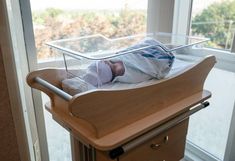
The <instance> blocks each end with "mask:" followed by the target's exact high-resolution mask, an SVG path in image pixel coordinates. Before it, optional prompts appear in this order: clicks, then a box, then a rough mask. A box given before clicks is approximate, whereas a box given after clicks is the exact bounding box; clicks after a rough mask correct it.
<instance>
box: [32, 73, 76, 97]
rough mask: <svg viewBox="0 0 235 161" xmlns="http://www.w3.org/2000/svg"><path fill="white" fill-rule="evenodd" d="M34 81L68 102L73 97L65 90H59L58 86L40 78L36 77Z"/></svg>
mask: <svg viewBox="0 0 235 161" xmlns="http://www.w3.org/2000/svg"><path fill="white" fill-rule="evenodd" d="M34 80H35V81H36V82H37V83H39V84H40V85H42V86H43V87H45V88H47V89H49V90H51V91H52V92H54V93H55V94H57V95H58V96H60V97H61V98H63V99H65V100H66V101H70V100H71V99H72V98H73V97H72V96H71V95H69V94H68V93H66V92H64V91H63V90H61V89H59V88H57V87H56V86H54V85H52V84H50V83H49V82H47V81H45V80H43V79H41V78H40V77H35V78H34Z"/></svg>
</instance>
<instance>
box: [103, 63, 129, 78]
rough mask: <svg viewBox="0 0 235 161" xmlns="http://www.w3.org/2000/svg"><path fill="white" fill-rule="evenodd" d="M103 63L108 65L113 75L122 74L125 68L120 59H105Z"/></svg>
mask: <svg viewBox="0 0 235 161" xmlns="http://www.w3.org/2000/svg"><path fill="white" fill-rule="evenodd" d="M105 63H106V64H108V65H109V66H110V68H111V70H112V73H113V76H114V77H116V76H122V75H123V74H124V73H125V68H124V64H123V62H122V61H116V62H113V61H105Z"/></svg>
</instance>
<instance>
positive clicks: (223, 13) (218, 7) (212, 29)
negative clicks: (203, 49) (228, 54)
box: [190, 0, 235, 50]
mask: <svg viewBox="0 0 235 161" xmlns="http://www.w3.org/2000/svg"><path fill="white" fill-rule="evenodd" d="M234 15H235V1H234V0H233V1H231V0H207V1H205V0H194V1H193V7H192V24H191V31H190V32H191V35H194V36H197V35H200V36H205V37H207V38H210V39H211V41H210V42H208V43H207V46H208V47H211V48H218V49H224V50H231V45H232V41H233V35H234V29H235V16H234Z"/></svg>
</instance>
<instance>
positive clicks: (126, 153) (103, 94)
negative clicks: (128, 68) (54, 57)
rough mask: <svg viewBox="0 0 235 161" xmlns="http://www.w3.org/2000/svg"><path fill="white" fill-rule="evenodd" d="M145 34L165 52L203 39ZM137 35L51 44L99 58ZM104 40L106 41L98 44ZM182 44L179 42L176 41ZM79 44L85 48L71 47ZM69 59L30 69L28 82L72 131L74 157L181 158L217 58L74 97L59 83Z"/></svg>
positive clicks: (89, 160)
mask: <svg viewBox="0 0 235 161" xmlns="http://www.w3.org/2000/svg"><path fill="white" fill-rule="evenodd" d="M144 36H151V37H154V38H156V39H158V40H160V41H162V42H163V43H165V44H166V45H167V46H168V47H169V48H168V49H166V50H169V52H170V51H171V52H173V51H179V50H180V49H181V52H183V50H184V51H186V49H187V52H189V51H190V49H191V47H192V45H195V44H199V43H201V42H203V41H205V40H200V39H199V40H198V39H196V42H193V41H192V39H193V38H190V37H184V38H182V37H180V38H178V37H176V36H175V37H174V36H172V35H171V36H170V37H169V35H166V34H153V35H144ZM162 37H164V38H162ZM94 38H95V39H94ZM97 38H98V39H97ZM139 38H141V36H140V35H138V36H133V37H125V38H120V39H107V38H105V37H103V36H101V35H95V36H90V37H84V38H79V39H67V40H60V41H55V42H51V43H49V45H50V46H52V47H54V48H56V49H58V50H59V51H60V52H61V53H62V54H63V55H64V58H65V57H66V56H69V57H70V58H71V57H72V58H75V59H82V58H86V59H103V58H110V57H112V56H113V55H112V54H110V51H115V52H114V53H116V54H117V53H118V54H123V53H119V52H118V51H119V49H121V48H122V47H123V46H124V47H126V46H127V45H130V44H131V43H133V42H135V41H134V40H133V39H139ZM103 41H105V42H106V43H108V44H106V45H104V44H103V45H99V43H100V42H102V43H103ZM127 41H128V42H130V43H129V44H128V43H127ZM165 41H167V42H169V43H166V42H165ZM78 42H79V43H78ZM116 42H121V44H118V45H117V43H116ZM182 42H183V45H179V44H182ZM89 43H91V44H92V45H95V49H94V50H92V49H89V48H88V47H90V46H89ZM97 43H98V44H97ZM78 44H79V45H81V44H83V45H85V46H86V48H81V46H79V48H74V46H75V47H76V46H77V45H78ZM114 44H115V45H114ZM126 44H127V45H126ZM172 44H173V45H172ZM175 44H176V45H175ZM125 45H126V46H125ZM100 49H101V50H100ZM108 49H109V50H108ZM182 49H183V50H182ZM139 50H141V49H139ZM97 53H98V54H97ZM124 54H126V53H124ZM176 54H177V53H176ZM115 56H116V55H115ZM70 58H67V59H66V58H65V67H66V69H42V70H38V71H34V72H31V73H30V74H29V75H28V77H27V82H28V84H29V85H30V86H31V87H32V88H36V89H39V90H40V91H43V92H44V93H46V94H47V95H48V96H49V97H50V100H51V101H50V102H48V103H47V104H46V105H45V106H46V109H47V110H48V111H49V112H50V113H51V114H52V117H53V119H54V120H55V121H56V122H58V123H59V124H60V125H61V126H63V127H64V128H65V129H67V130H68V131H69V132H70V133H71V136H72V140H73V142H72V146H73V157H74V158H73V159H74V161H111V160H120V161H163V160H165V161H176V160H180V159H181V158H183V156H184V149H185V141H186V135H187V128H188V120H189V116H190V115H192V114H193V113H195V112H197V111H199V110H201V109H202V108H205V107H206V106H208V105H209V103H208V102H207V101H206V100H207V99H208V98H210V97H211V93H210V92H209V91H207V90H204V89H203V84H204V81H205V79H206V77H207V75H208V73H209V72H210V70H211V69H212V67H213V66H214V64H215V62H216V60H215V57H214V56H208V57H206V58H204V59H202V60H201V61H198V62H196V63H195V64H193V65H191V66H190V67H189V68H187V69H184V70H182V71H180V72H178V73H177V74H174V75H172V76H170V77H167V78H165V79H162V80H158V81H156V82H155V83H152V84H148V85H141V86H136V87H134V88H126V89H125V88H122V89H102V88H98V89H95V90H91V91H87V92H83V93H79V94H76V95H74V96H71V95H69V94H68V93H65V92H64V91H63V90H62V87H61V81H62V80H63V79H65V78H68V77H73V76H74V73H73V69H72V70H69V67H68V62H69V61H71V59H70Z"/></svg>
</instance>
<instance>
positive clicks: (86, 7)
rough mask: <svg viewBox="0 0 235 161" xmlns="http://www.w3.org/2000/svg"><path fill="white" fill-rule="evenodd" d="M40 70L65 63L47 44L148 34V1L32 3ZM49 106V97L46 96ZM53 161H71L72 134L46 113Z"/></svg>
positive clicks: (43, 0)
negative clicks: (96, 35)
mask: <svg viewBox="0 0 235 161" xmlns="http://www.w3.org/2000/svg"><path fill="white" fill-rule="evenodd" d="M30 3H31V9H32V17H33V26H34V35H35V42H36V48H37V62H38V66H39V68H44V67H50V66H56V67H61V65H64V64H61V63H63V61H60V60H61V59H60V57H58V55H57V54H56V53H55V52H54V50H51V49H50V48H49V47H48V46H46V45H45V44H46V42H49V41H53V40H58V39H66V38H76V37H80V36H88V35H94V34H102V35H104V36H105V37H108V38H116V37H122V36H129V35H133V34H140V33H145V32H146V18H147V0H119V1H110V0H100V1H96V0H59V1H58V0H30ZM42 99H43V102H44V103H45V102H46V100H47V97H45V95H43V96H42ZM44 114H45V124H46V132H47V140H48V148H49V157H50V161H70V160H72V159H71V152H70V139H69V133H68V132H67V131H66V130H64V129H63V128H62V127H60V126H59V125H58V124H57V123H56V122H55V121H54V120H52V117H51V115H50V113H49V112H48V111H46V110H45V111H44Z"/></svg>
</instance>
